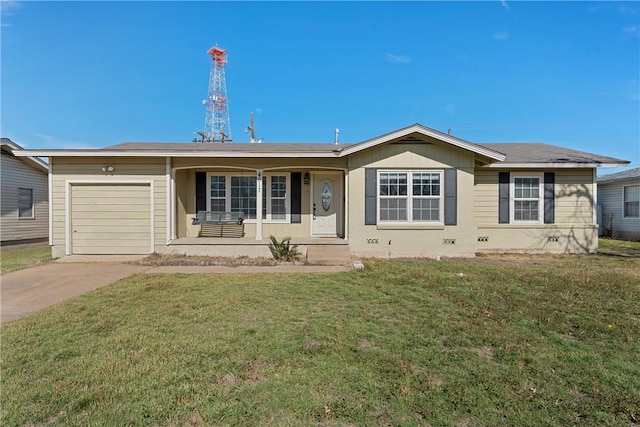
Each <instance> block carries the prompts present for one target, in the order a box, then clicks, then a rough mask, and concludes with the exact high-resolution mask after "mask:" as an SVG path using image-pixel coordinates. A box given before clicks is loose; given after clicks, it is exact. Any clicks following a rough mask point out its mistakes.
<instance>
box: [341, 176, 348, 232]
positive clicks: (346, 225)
mask: <svg viewBox="0 0 640 427" xmlns="http://www.w3.org/2000/svg"><path fill="white" fill-rule="evenodd" d="M342 208H343V209H344V214H343V218H344V236H343V238H344V240H349V170H348V169H345V171H344V203H343V205H342Z"/></svg>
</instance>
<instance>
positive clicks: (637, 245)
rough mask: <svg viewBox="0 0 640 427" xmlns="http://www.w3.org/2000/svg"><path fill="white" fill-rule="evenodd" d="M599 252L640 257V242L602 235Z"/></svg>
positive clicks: (599, 240)
mask: <svg viewBox="0 0 640 427" xmlns="http://www.w3.org/2000/svg"><path fill="white" fill-rule="evenodd" d="M598 253H600V254H603V255H614V256H630V257H640V242H630V241H626V240H615V239H607V238H602V237H601V238H599V239H598Z"/></svg>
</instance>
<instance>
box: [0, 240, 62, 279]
mask: <svg viewBox="0 0 640 427" xmlns="http://www.w3.org/2000/svg"><path fill="white" fill-rule="evenodd" d="M52 261H53V259H52V258H51V248H50V247H49V246H36V247H32V248H23V249H5V250H3V251H0V266H1V269H2V270H1V271H2V273H8V272H10V271H15V270H21V269H23V268H29V267H35V266H37V265H43V264H48V263H50V262H52Z"/></svg>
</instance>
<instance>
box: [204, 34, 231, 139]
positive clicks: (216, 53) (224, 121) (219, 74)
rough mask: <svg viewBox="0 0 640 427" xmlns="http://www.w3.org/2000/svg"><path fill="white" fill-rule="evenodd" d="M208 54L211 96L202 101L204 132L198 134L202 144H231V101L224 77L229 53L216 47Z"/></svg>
mask: <svg viewBox="0 0 640 427" xmlns="http://www.w3.org/2000/svg"><path fill="white" fill-rule="evenodd" d="M207 53H208V54H209V55H211V71H210V73H209V94H208V96H207V99H205V100H203V101H202V103H203V104H204V105H205V108H206V114H205V120H204V130H203V131H202V132H198V135H200V136H201V140H200V142H230V141H231V123H230V120H229V99H228V98H227V82H226V81H225V77H224V67H225V65H226V64H227V51H226V50H224V49H221V48H219V47H218V46H214V47H212V48H211V49H209V50H208V51H207Z"/></svg>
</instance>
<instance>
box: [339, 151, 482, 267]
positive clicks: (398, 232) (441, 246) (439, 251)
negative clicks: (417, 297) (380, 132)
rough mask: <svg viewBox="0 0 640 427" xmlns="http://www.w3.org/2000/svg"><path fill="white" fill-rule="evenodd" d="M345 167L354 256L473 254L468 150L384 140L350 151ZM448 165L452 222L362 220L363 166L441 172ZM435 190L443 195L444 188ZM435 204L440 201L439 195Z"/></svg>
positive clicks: (473, 229)
mask: <svg viewBox="0 0 640 427" xmlns="http://www.w3.org/2000/svg"><path fill="white" fill-rule="evenodd" d="M349 167H350V171H349V190H348V203H349V211H348V216H349V244H350V247H351V250H352V252H353V253H354V254H355V255H358V256H375V257H404V256H417V257H425V256H426V257H436V256H441V255H442V256H472V255H473V254H474V252H475V248H476V230H475V224H474V218H473V214H472V212H473V208H474V206H473V202H474V199H473V167H474V155H473V153H469V152H468V151H465V150H462V149H457V148H453V147H451V146H441V145H438V144H435V143H434V144H385V145H381V146H377V147H374V148H371V149H369V150H365V151H363V152H360V153H357V154H354V155H352V156H350V158H349ZM450 167H454V168H457V169H458V174H457V181H458V185H457V189H458V190H457V201H458V208H457V212H458V217H457V225H452V226H445V225H432V224H417V223H413V224H406V225H383V224H378V225H365V224H364V201H365V168H377V169H378V170H380V169H393V170H407V169H410V170H421V169H424V170H437V171H444V169H446V168H450ZM443 179H444V175H443ZM443 184H444V183H443ZM441 193H442V194H443V195H444V187H442V189H441ZM441 203H444V197H443V198H442V199H441ZM378 206H379V205H378ZM443 219H444V218H443ZM450 242H455V243H453V244H452V243H450Z"/></svg>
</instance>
